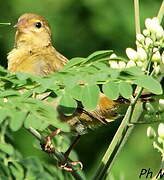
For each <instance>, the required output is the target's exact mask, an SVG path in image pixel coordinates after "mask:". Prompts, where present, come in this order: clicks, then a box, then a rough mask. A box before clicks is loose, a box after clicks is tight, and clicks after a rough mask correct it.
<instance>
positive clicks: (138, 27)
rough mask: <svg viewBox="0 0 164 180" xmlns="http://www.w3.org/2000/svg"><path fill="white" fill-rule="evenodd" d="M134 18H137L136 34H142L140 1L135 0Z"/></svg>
mask: <svg viewBox="0 0 164 180" xmlns="http://www.w3.org/2000/svg"><path fill="white" fill-rule="evenodd" d="M134 18H135V29H136V34H140V33H141V29H140V15H139V0H134Z"/></svg>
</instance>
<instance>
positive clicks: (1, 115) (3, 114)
mask: <svg viewBox="0 0 164 180" xmlns="http://www.w3.org/2000/svg"><path fill="white" fill-rule="evenodd" d="M7 116H8V114H7V112H6V109H0V124H1V123H2V122H3V120H5V118H6V117H7Z"/></svg>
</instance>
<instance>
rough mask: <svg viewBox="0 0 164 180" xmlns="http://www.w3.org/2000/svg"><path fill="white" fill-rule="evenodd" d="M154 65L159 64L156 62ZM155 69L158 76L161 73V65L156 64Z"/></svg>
mask: <svg viewBox="0 0 164 180" xmlns="http://www.w3.org/2000/svg"><path fill="white" fill-rule="evenodd" d="M154 63H157V62H154ZM153 68H154V72H155V74H156V75H158V74H159V73H160V65H157V64H154V66H153Z"/></svg>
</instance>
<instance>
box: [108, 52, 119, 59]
mask: <svg viewBox="0 0 164 180" xmlns="http://www.w3.org/2000/svg"><path fill="white" fill-rule="evenodd" d="M116 57H117V55H116V54H115V53H113V54H111V55H110V57H109V58H111V59H113V58H116Z"/></svg>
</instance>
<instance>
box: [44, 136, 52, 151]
mask: <svg viewBox="0 0 164 180" xmlns="http://www.w3.org/2000/svg"><path fill="white" fill-rule="evenodd" d="M45 142H46V143H45V144H42V150H43V151H45V152H47V153H49V154H51V153H53V150H54V147H53V144H52V142H51V137H49V136H47V137H46V138H45Z"/></svg>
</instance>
